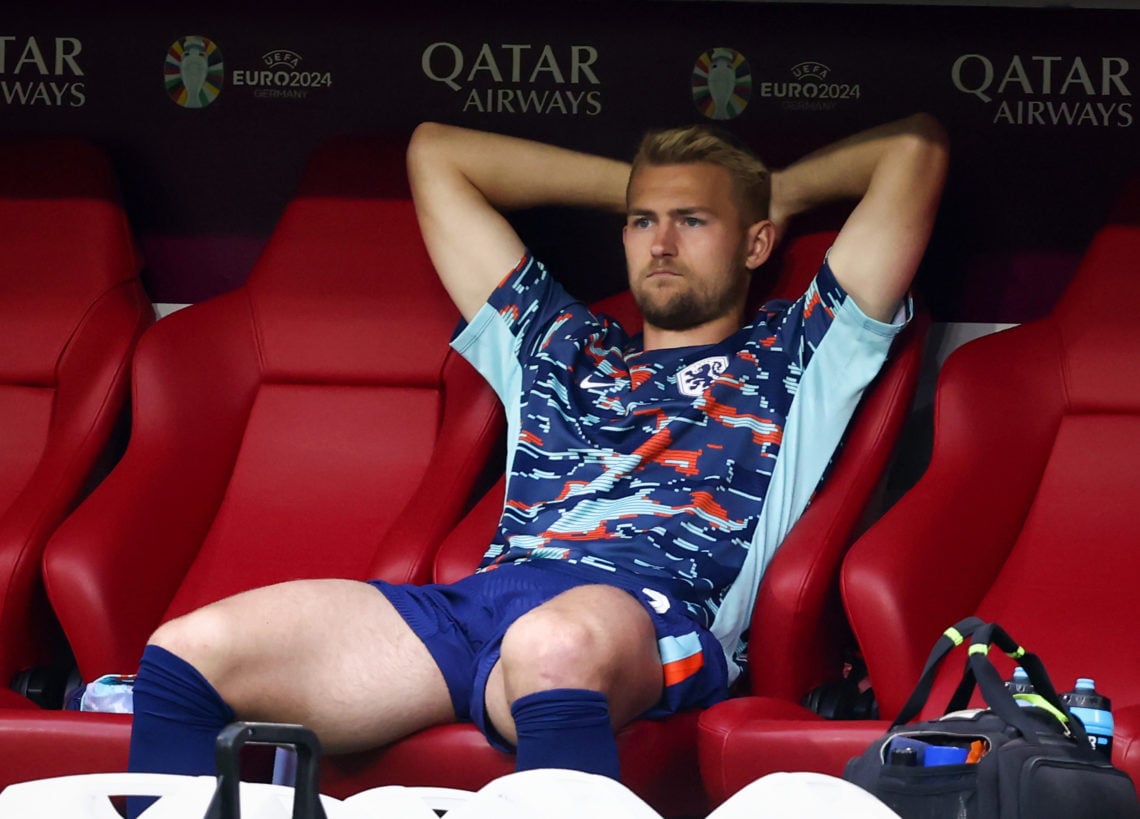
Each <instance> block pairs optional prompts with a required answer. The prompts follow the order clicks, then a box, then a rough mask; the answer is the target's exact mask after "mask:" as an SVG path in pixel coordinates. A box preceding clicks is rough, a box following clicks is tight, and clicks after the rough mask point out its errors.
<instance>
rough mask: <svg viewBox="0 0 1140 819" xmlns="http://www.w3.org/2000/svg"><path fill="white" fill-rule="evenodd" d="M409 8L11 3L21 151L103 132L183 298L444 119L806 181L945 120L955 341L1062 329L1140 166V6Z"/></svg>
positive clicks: (938, 239) (615, 266) (608, 277)
mask: <svg viewBox="0 0 1140 819" xmlns="http://www.w3.org/2000/svg"><path fill="white" fill-rule="evenodd" d="M389 6H390V4H388V3H384V4H379V3H377V4H375V5H374V6H372V7H367V6H366V7H363V8H361V7H360V5H359V4H357V3H352V4H349V3H346V2H339V0H338V2H316V1H315V0H314V2H310V3H306V4H301V3H251V2H247V3H244V4H238V5H236V6H227V5H225V4H197V5H191V4H152V5H151V6H150V7H145V8H144V7H140V8H137V9H136V8H132V7H130V6H129V5H125V6H124V5H115V6H114V10H113V11H108V10H107V8H103V9H99V10H92V8H91V5H90V4H80V3H78V2H62V3H54V4H50V3H49V4H47V5H42V4H41V5H36V6H35V7H31V6H30V5H29V7H28V8H21V9H13V8H12V4H6V7H5V11H4V13H3V14H2V15H0V134H4V133H21V134H22V133H41V132H42V133H75V134H82V135H85V136H88V137H90V138H91V139H93V140H95V141H96V142H98V143H99V144H101V145H103V146H104V147H105V148H106V149H107V150H108V151H109V152H110V154H111V156H112V158H113V161H114V163H115V166H116V169H117V171H118V173H119V176H120V178H121V180H122V185H123V191H124V197H125V200H126V203H127V206H128V209H129V213H130V216H131V218H132V221H133V224H134V225H135V227H136V231H137V234H138V237H139V241H140V245H141V247H142V249H143V252H144V254H145V257H146V263H147V269H146V272H145V281H146V285H147V288H148V291H149V293H150V295H151V297H152V299H153V300H154V301H156V302H193V301H198V300H201V299H203V298H206V297H209V296H211V295H214V294H216V293H220V292H223V291H225V290H227V289H230V288H232V287H234V286H236V285H237V284H239V283H240V282H241V281H242V280H243V278H244V277H245V275H246V274H247V272H248V270H249V268H250V266H251V265H252V263H253V261H254V260H255V258H256V256H257V254H258V252H259V251H260V249H261V247H262V245H263V244H264V241H265V238H266V237H267V236H268V234H269V232H270V231H271V230H272V228H273V225H274V223H275V222H276V219H277V217H278V216H279V214H280V212H281V209H282V207H283V206H284V203H285V202H286V200H287V198H288V196H289V194H290V192H291V191H292V189H293V186H294V185H295V184H296V182H297V180H298V178H299V176H300V174H301V171H302V169H303V165H304V161H305V158H306V157H307V155H308V154H309V152H310V151H311V150H312V148H313V147H314V146H315V145H316V144H317V143H318V142H319V141H320V140H321V139H323V138H325V137H327V136H329V135H332V134H340V133H353V132H387V133H391V134H392V135H393V136H394V137H395V138H396V139H397V141H398V140H399V139H402V138H406V136H407V134H408V133H410V131H411V130H412V128H413V127H414V126H415V125H416V123H418V122H420V121H421V120H424V119H437V120H442V121H446V122H452V123H456V124H462V125H468V126H472V127H481V128H488V129H493V130H498V131H504V132H508V133H513V134H518V135H522V136H529V137H535V138H539V139H547V140H551V141H556V142H559V143H561V144H564V145H568V146H571V147H576V148H580V149H584V150H593V151H597V152H601V153H605V154H610V155H614V156H622V157H624V156H627V155H628V154H629V153H630V152H631V150H632V149H633V146H634V145H635V144H636V141H637V139H638V137H639V136H640V134H641V133H642V132H643V131H644V130H645V128H647V127H650V126H657V125H671V124H677V123H684V122H700V121H708V120H709V119H710V117H717V118H720V119H718V121H719V122H720V123H721V124H722V125H724V126H725V127H726V128H728V129H730V130H732V131H734V132H736V133H738V134H740V135H741V136H743V137H745V138H746V139H748V140H749V141H750V142H751V143H752V144H753V145H755V146H756V148H757V149H758V150H759V151H760V152H761V154H762V155H764V156H766V157H767V158H768V159H769V161H770V162H771V163H773V164H776V165H779V164H783V163H786V162H789V161H791V160H793V159H795V158H796V157H797V156H799V155H800V154H802V153H804V152H806V151H808V150H810V149H812V148H815V147H818V146H820V145H822V144H824V143H826V142H828V141H830V140H832V139H834V138H837V137H839V136H842V135H844V134H846V133H849V132H851V131H854V130H856V129H859V128H863V127H866V126H870V125H872V124H875V123H878V122H881V121H884V120H886V119H890V118H894V117H897V116H901V115H904V114H906V113H909V112H911V111H914V110H920V109H921V110H927V111H930V112H932V113H934V114H935V115H937V116H938V117H939V118H941V119H942V121H943V122H944V123H945V125H946V127H947V129H948V130H949V131H950V134H951V138H952V140H953V150H954V156H953V167H952V171H951V179H950V183H949V187H948V189H947V192H946V198H945V200H944V204H943V210H942V213H941V215H940V219H939V223H938V227H937V230H936V235H935V237H934V240H933V242H932V245H931V249H930V253H929V254H928V257H927V260H926V263H925V264H924V267H923V269H922V271H921V273H920V277H919V288H920V291H921V293H922V294H923V295H924V296H925V297H926V298H927V299H928V301H929V303H930V305H931V307H932V309H933V312H934V316H935V319H936V320H939V321H947V322H959V321H977V322H1020V321H1025V320H1028V319H1031V318H1034V317H1035V316H1037V315H1040V314H1041V313H1043V312H1044V311H1045V310H1047V309H1048V308H1049V306H1050V305H1051V304H1052V303H1053V301H1054V300H1055V299H1056V297H1057V295H1058V294H1059V292H1060V290H1061V289H1062V288H1063V287H1064V284H1065V283H1066V282H1067V280H1068V278H1069V277H1070V275H1071V274H1072V271H1073V269H1074V266H1075V263H1076V260H1077V259H1078V258H1079V255H1080V253H1081V251H1082V249H1083V247H1084V245H1085V243H1086V242H1087V241H1088V239H1089V238H1090V236H1091V234H1092V232H1093V231H1094V230H1095V228H1096V227H1097V226H1098V225H1099V224H1100V223H1101V222H1102V221H1103V219H1104V216H1105V213H1106V210H1107V208H1108V205H1109V203H1110V201H1111V198H1112V196H1113V194H1114V192H1115V191H1116V189H1117V188H1118V187H1119V185H1120V184H1121V183H1122V182H1123V180H1124V179H1126V178H1127V177H1129V176H1130V175H1133V174H1135V173H1137V172H1138V171H1140V150H1138V148H1140V140H1138V135H1140V124H1138V123H1137V121H1136V120H1137V116H1138V115H1140V111H1137V109H1136V102H1135V100H1134V95H1135V94H1136V92H1137V91H1138V90H1140V12H1138V11H1135V10H1128V9H1091V8H1080V9H1071V8H1043V7H1021V8H1010V7H1006V8H992V7H985V6H955V7H947V6H936V5H894V4H892V5H872V4H856V3H845V4H821V3H813V4H796V3H765V2H725V3H722V2H715V0H693V1H692V2H687V1H686V0H671V1H670V2H663V1H662V0H656V1H655V2H651V1H650V0H646V1H645V2H620V3H619V2H613V3H603V2H589V1H588V0H578V1H577V2H564V3H560V4H516V3H486V2H483V3H467V4H458V3H446V2H439V0H421V1H420V2H415V3H402V4H399V5H398V6H396V7H389ZM196 51H201V52H203V55H202V58H199V57H198V56H196V54H195V53H194V52H196ZM196 60H197V61H199V62H204V66H205V69H206V75H207V78H208V83H207V84H206V85H205V86H204V90H203V91H202V92H200V93H199V94H197V95H196V96H193V97H192V99H193V100H196V101H197V102H196V103H193V104H196V105H197V106H198V107H192V106H187V104H186V102H187V100H186V99H184V98H180V95H182V94H183V93H184V92H185V90H186V88H187V86H188V85H194V82H193V68H192V66H191V64H192V63H194V62H195V61H196ZM721 82H725V83H726V85H727V86H730V88H729V90H730V91H732V92H733V95H731V96H729V97H724V96H722V95H721V92H720V91H719V90H717V89H719V88H720V87H721V86H720V85H719V83H721ZM193 104H192V105H193ZM721 117H723V118H721ZM517 222H518V224H519V227H520V230H522V231H523V232H524V235H525V236H526V238H527V239H528V241H530V242H531V243H532V244H533V245H534V246H535V247H536V248H537V249H538V250H539V252H541V253H544V254H545V255H546V256H548V257H549V258H550V261H551V262H552V266H553V267H554V268H555V269H556V271H558V272H560V273H562V274H564V275H566V276H572V277H573V278H574V279H575V281H577V282H578V285H579V289H580V290H582V291H583V295H585V296H587V297H592V296H595V295H601V294H602V293H604V292H610V291H612V290H614V289H616V288H617V287H620V282H621V277H622V270H621V266H622V262H621V254H620V245H619V241H618V236H617V233H616V228H615V230H614V232H612V236H611V235H610V233H609V232H610V229H611V226H612V224H613V223H612V222H611V221H609V220H607V219H603V218H599V217H596V216H593V215H586V214H579V213H542V214H523V215H520V216H518V217H517ZM315 275H319V271H315Z"/></svg>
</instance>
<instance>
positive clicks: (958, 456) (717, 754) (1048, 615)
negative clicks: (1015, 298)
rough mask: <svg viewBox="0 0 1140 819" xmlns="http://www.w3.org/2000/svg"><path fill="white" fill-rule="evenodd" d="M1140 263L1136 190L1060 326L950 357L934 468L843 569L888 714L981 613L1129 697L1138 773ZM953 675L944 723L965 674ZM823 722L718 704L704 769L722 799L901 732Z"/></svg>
mask: <svg viewBox="0 0 1140 819" xmlns="http://www.w3.org/2000/svg"><path fill="white" fill-rule="evenodd" d="M1138 256H1140V185H1135V186H1133V187H1132V188H1131V189H1130V190H1128V191H1126V192H1125V194H1124V196H1123V197H1122V198H1121V200H1120V203H1119V205H1118V206H1117V208H1116V210H1115V215H1114V217H1113V218H1112V219H1111V220H1110V222H1109V224H1107V225H1106V226H1105V227H1103V228H1102V229H1101V230H1100V231H1099V232H1098V233H1097V235H1096V236H1095V237H1094V239H1093V241H1092V243H1091V244H1090V246H1089V247H1088V249H1087V251H1086V253H1085V255H1084V258H1083V260H1082V263H1081V265H1080V268H1079V270H1078V271H1077V274H1076V276H1075V278H1074V279H1073V281H1072V282H1071V283H1070V285H1069V287H1068V288H1067V290H1066V291H1065V293H1064V295H1063V296H1062V298H1061V299H1060V301H1059V302H1058V303H1057V305H1056V306H1055V307H1054V309H1053V310H1052V312H1051V314H1050V315H1049V316H1047V317H1046V318H1043V319H1041V320H1038V321H1034V322H1031V323H1027V324H1024V325H1021V326H1020V327H1017V328H1014V329H1010V330H1006V331H1004V332H1001V333H997V334H994V335H990V336H986V337H984V338H981V339H978V340H976V341H974V342H971V343H969V344H967V345H965V346H963V347H962V348H960V349H959V350H958V351H956V352H955V353H954V354H953V355H952V356H951V357H950V359H949V360H948V361H947V363H946V365H945V366H944V368H943V370H942V372H941V374H940V378H939V382H938V387H937V397H936V405H935V411H936V415H935V429H934V447H933V453H932V458H931V461H930V464H929V467H928V469H927V471H926V473H925V474H924V475H923V476H922V478H921V479H920V480H919V481H918V483H917V484H916V485H915V486H914V487H913V488H912V489H911V490H910V491H909V492H908V493H907V494H906V495H904V496H903V497H902V498H901V499H900V500H899V502H898V503H897V504H895V505H894V506H893V507H892V508H891V509H890V510H889V511H888V512H887V513H886V514H885V515H884V516H883V517H882V518H881V519H880V520H879V521H878V522H877V523H876V524H875V525H874V526H873V527H872V528H871V529H870V530H869V531H868V532H867V533H866V534H865V535H863V537H861V538H860V539H859V541H858V542H857V543H856V544H855V546H854V547H853V548H852V549H851V551H850V553H849V555H848V557H847V559H846V561H845V563H844V567H843V574H842V590H843V595H844V600H845V604H846V607H847V611H848V614H849V618H850V621H851V624H852V627H853V629H854V631H855V634H856V636H857V638H858V643H859V645H860V646H861V647H862V649H863V653H864V657H865V659H866V662H867V665H868V668H869V671H870V675H871V681H872V682H873V684H874V690H875V692H876V694H877V698H878V702H879V705H880V709H881V713H882V715H883V716H884V717H888V718H889V717H894V715H896V714H897V713H898V711H899V709H900V708H901V707H902V705H903V703H904V701H905V700H906V697H907V696H908V695H909V693H910V691H911V689H912V688H913V686H914V685H915V683H916V681H917V679H918V676H919V672H920V670H921V668H922V664H923V661H924V659H925V657H926V655H927V653H928V651H929V650H930V647H931V646H932V645H933V644H934V641H935V640H936V639H937V637H938V635H939V634H940V633H941V632H942V630H943V629H945V628H947V627H948V626H950V625H953V624H954V623H955V622H956V621H958V620H960V619H962V618H963V617H966V616H968V615H971V614H976V615H977V616H979V617H981V618H983V619H985V620H992V621H995V622H998V623H1000V624H1001V625H1003V626H1005V627H1006V628H1007V629H1008V630H1009V631H1010V633H1011V634H1013V635H1014V636H1015V637H1016V638H1017V639H1019V640H1022V641H1023V642H1024V645H1025V646H1026V647H1027V648H1029V649H1031V650H1034V651H1036V652H1037V653H1038V654H1040V655H1041V657H1042V659H1043V660H1044V662H1045V665H1046V667H1048V668H1049V669H1050V672H1051V674H1052V676H1053V681H1054V683H1055V685H1056V686H1057V688H1058V690H1062V691H1063V690H1068V689H1071V688H1072V686H1073V683H1074V680H1075V678H1076V677H1078V676H1082V677H1093V678H1094V679H1095V680H1096V683H1097V688H1098V690H1100V691H1101V692H1103V693H1106V694H1107V695H1108V696H1109V697H1110V698H1111V699H1112V701H1113V705H1114V710H1115V716H1116V725H1117V740H1116V745H1115V748H1114V757H1113V758H1114V761H1115V762H1116V763H1117V764H1118V765H1120V766H1122V767H1124V768H1125V769H1126V770H1127V771H1129V773H1130V774H1131V775H1132V776H1133V778H1134V779H1137V778H1138V777H1140V742H1138V739H1140V654H1137V652H1136V651H1135V650H1133V649H1132V646H1133V645H1134V643H1135V633H1134V632H1135V629H1134V624H1135V620H1136V618H1135V612H1134V609H1133V603H1132V595H1133V594H1135V590H1136V588H1137V585H1138V584H1140V555H1138V553H1137V550H1136V549H1135V540H1136V538H1135V525H1134V516H1135V509H1136V506H1137V503H1138V502H1140V483H1138V482H1137V480H1136V464H1137V462H1138V461H1140V324H1138V323H1137V322H1136V321H1135V318H1134V317H1133V316H1132V314H1131V310H1130V306H1131V305H1132V304H1133V303H1134V302H1133V297H1134V296H1135V297H1137V298H1138V299H1140V276H1137V275H1136V268H1137V257H1138ZM1002 659H1005V658H1002ZM947 665H948V666H954V667H953V668H946V669H945V673H944V674H943V675H942V676H941V677H940V678H939V679H938V680H937V682H936V684H935V689H934V693H933V695H932V696H931V698H930V702H931V703H932V707H931V708H928V712H927V714H928V715H931V714H932V713H934V712H936V709H935V708H934V707H933V706H937V705H942V706H944V705H945V704H946V703H947V702H948V700H949V695H950V692H951V691H952V688H953V685H954V684H955V683H956V682H957V676H958V675H959V674H960V669H959V668H957V664H956V663H951V664H947ZM1011 670H1012V661H1008V662H1007V667H1006V668H1005V671H1007V672H1009V671H1011ZM813 717H814V715H812V714H809V713H807V712H806V711H805V710H804V709H801V708H798V707H797V706H795V705H794V704H792V703H789V702H787V701H785V700H777V699H771V698H769V699H764V698H753V699H745V700H737V701H734V702H729V703H724V704H722V705H719V706H717V707H715V708H712V709H709V710H708V711H706V712H705V713H704V714H703V715H702V719H701V735H700V754H701V767H702V772H703V775H704V777H705V781H706V785H707V787H708V789H709V792H710V795H711V797H712V799H713V801H714V802H720V801H723V800H724V799H726V798H727V797H728V796H730V795H731V794H732V793H734V792H735V791H737V790H739V789H740V788H741V787H743V786H744V785H746V784H748V783H749V782H751V781H753V780H754V779H756V778H758V777H760V776H762V775H764V774H767V773H770V772H773V771H778V770H813V771H819V772H822V773H829V774H839V773H840V772H841V771H842V770H843V766H844V764H845V763H846V761H847V759H848V758H850V757H852V756H854V755H855V754H857V753H859V752H860V751H862V750H863V749H864V748H865V747H866V746H867V744H868V743H869V742H870V741H871V740H872V739H874V738H875V737H877V736H880V735H881V734H882V733H883V732H884V730H885V729H886V726H887V723H886V722H880V721H863V722H846V723H841V722H821V721H819V720H818V719H813Z"/></svg>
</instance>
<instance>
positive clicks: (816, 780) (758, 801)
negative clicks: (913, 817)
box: [708, 771, 899, 819]
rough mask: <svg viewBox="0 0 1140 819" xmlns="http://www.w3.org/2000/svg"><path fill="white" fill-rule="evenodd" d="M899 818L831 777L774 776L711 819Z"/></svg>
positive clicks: (764, 778) (753, 786)
mask: <svg viewBox="0 0 1140 819" xmlns="http://www.w3.org/2000/svg"><path fill="white" fill-rule="evenodd" d="M838 816H841V817H843V819H899V815H898V814H897V813H895V812H894V811H893V810H891V809H890V808H888V807H887V806H886V805H885V804H883V803H882V802H881V801H880V800H879V799H877V798H876V797H874V796H872V795H871V794H869V793H868V792H867V791H865V790H863V789H862V788H860V787H859V786H858V785H855V784H853V783H851V782H848V781H847V780H845V779H840V778H838V777H835V776H828V775H827V774H821V773H811V772H807V771H805V772H799V773H785V772H780V773H770V774H768V775H767V776H762V777H760V778H759V779H757V780H756V781H755V782H752V783H751V784H749V785H747V786H745V787H744V788H742V789H741V790H739V791H737V792H736V793H735V794H733V795H732V796H731V797H729V798H728V799H727V800H726V801H725V802H724V804H722V805H721V806H720V807H718V808H717V809H716V810H714V811H713V812H712V813H710V814H709V815H708V819H835V817H838Z"/></svg>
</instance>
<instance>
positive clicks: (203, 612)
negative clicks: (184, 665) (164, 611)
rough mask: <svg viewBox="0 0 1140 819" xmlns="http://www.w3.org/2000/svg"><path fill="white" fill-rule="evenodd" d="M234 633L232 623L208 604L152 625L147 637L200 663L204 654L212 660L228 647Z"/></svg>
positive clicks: (196, 663)
mask: <svg viewBox="0 0 1140 819" xmlns="http://www.w3.org/2000/svg"><path fill="white" fill-rule="evenodd" d="M235 634H236V629H235V628H234V626H233V624H231V623H227V622H226V618H225V616H224V614H223V613H222V612H220V611H218V610H217V609H216V607H210V606H207V607H205V608H202V609H198V610H197V611H192V612H190V613H189V614H184V615H182V616H181V617H176V618H175V619H173V620H169V621H167V622H165V623H163V624H162V625H161V626H159V627H158V628H157V629H155V631H154V633H153V634H152V635H151V636H150V639H149V640H148V641H147V642H148V643H149V644H150V645H156V646H159V647H161V648H164V649H166V650H167V651H169V652H170V653H171V654H175V655H177V656H178V657H181V658H182V659H183V660H185V661H186V662H188V663H190V664H191V665H199V664H200V663H202V661H203V660H205V659H206V658H207V657H211V658H214V659H215V660H216V659H217V658H218V657H220V656H224V655H225V654H226V653H227V652H228V651H229V650H230V644H231V642H232V641H233V639H234V637H235Z"/></svg>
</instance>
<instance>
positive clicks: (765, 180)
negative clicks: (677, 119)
mask: <svg viewBox="0 0 1140 819" xmlns="http://www.w3.org/2000/svg"><path fill="white" fill-rule="evenodd" d="M698 162H707V163H709V164H711V165H719V166H720V167H722V168H724V169H725V170H727V171H728V172H729V175H730V176H731V177H732V180H733V188H734V190H733V194H734V196H735V198H736V201H737V204H738V205H739V207H740V212H741V215H742V216H743V217H744V220H745V224H752V223H754V222H758V221H760V220H761V219H767V218H768V206H769V203H770V200H771V196H772V184H771V174H770V173H769V172H768V168H767V166H765V165H764V163H763V162H762V161H761V160H760V158H759V157H758V156H756V154H754V153H753V152H752V151H751V149H749V148H748V146H747V145H745V144H744V143H743V142H742V141H740V140H739V139H737V138H736V137H735V136H733V135H731V134H729V133H728V132H726V131H723V130H721V129H716V128H712V127H710V126H707V125H687V126H682V127H679V128H668V129H664V130H658V131H650V132H649V133H647V134H646V135H645V136H644V137H643V138H642V140H641V144H640V145H639V146H638V149H637V153H636V154H634V157H633V162H632V164H631V167H630V173H629V178H630V182H632V181H633V178H634V176H636V175H637V172H638V170H640V169H641V168H642V167H644V166H646V165H653V166H656V165H689V164H694V163H698ZM627 191H628V188H627Z"/></svg>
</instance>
